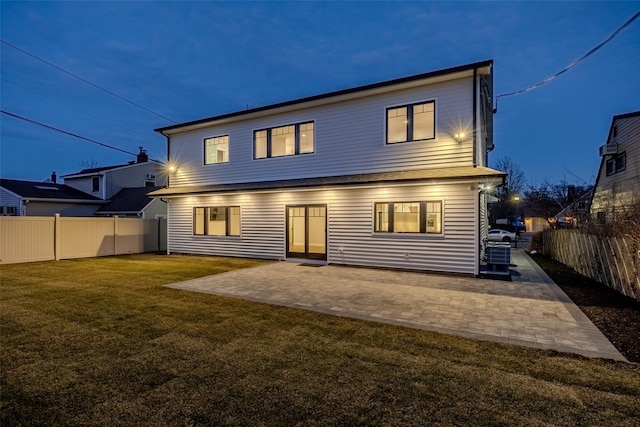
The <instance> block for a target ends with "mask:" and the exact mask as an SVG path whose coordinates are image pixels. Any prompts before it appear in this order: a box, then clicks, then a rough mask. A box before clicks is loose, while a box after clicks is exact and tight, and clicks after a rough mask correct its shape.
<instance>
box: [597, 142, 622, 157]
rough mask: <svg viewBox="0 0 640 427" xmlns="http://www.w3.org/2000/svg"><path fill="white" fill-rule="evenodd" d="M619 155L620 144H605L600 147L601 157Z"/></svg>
mask: <svg viewBox="0 0 640 427" xmlns="http://www.w3.org/2000/svg"><path fill="white" fill-rule="evenodd" d="M612 154H618V144H605V145H603V146H601V147H600V156H608V155H612Z"/></svg>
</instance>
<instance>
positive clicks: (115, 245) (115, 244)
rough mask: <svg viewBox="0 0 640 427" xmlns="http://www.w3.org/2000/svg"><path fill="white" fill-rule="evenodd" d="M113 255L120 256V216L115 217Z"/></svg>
mask: <svg viewBox="0 0 640 427" xmlns="http://www.w3.org/2000/svg"><path fill="white" fill-rule="evenodd" d="M113 254H114V255H118V215H114V216H113Z"/></svg>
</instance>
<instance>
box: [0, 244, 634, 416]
mask: <svg viewBox="0 0 640 427" xmlns="http://www.w3.org/2000/svg"><path fill="white" fill-rule="evenodd" d="M260 263H261V262H260V261H253V260H238V259H226V258H213V257H195V256H193V257H191V256H161V255H133V256H124V257H109V258H97V259H82V260H72V261H58V262H45V263H32V264H20V265H8V266H1V267H0V280H1V284H0V302H1V305H0V321H1V323H0V328H1V329H0V346H1V347H0V348H1V350H0V362H1V370H0V372H1V373H0V379H1V381H0V387H1V388H0V397H1V410H0V414H1V419H0V425H2V426H15V425H96V426H104V425H109V426H117V425H136V426H137V425H148V426H163V425H167V426H198V425H219V424H224V425H295V424H298V425H305V426H306V425H371V424H376V425H380V424H384V425H425V424H438V423H439V424H463V425H513V424H526V425H549V424H554V425H572V426H573V425H616V426H624V425H636V426H637V425H638V419H640V365H636V364H628V363H621V362H612V361H606V360H595V359H586V358H582V357H579V356H574V355H568V354H561V353H557V352H552V351H541V350H536V349H530V348H522V347H516V346H509V345H503V344H497V343H491V342H481V341H474V340H470V339H464V338H459V337H453V336H448V335H443V334H438V333H432V332H426V331H421V330H414V329H408V328H402V327H396V326H391V325H385V324H376V323H369V322H364V321H359V320H352V319H345V318H340V317H334V316H327V315H323V314H319V313H313V312H307V311H302V310H296V309H291V308H283V307H275V306H268V305H264V304H258V303H253V302H248V301H240V300H235V299H230V298H223V297H218V296H212V295H206V294H196V293H190V292H185V291H179V290H174V289H168V288H164V287H162V285H163V284H166V283H171V282H174V281H179V280H186V279H189V278H194V277H200V276H204V275H209V274H215V273H221V272H224V271H229V270H233V269H237V268H244V267H252V266H256V265H259V264H260Z"/></svg>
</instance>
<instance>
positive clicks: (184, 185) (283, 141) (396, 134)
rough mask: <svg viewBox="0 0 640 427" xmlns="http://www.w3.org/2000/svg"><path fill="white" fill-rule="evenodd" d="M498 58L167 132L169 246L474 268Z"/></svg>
mask: <svg viewBox="0 0 640 427" xmlns="http://www.w3.org/2000/svg"><path fill="white" fill-rule="evenodd" d="M492 68H493V62H492V61H484V62H478V63H474V64H469V65H464V66H459V67H455V68H450V69H446V70H440V71H435V72H430V73H425V74H420V75H416V76H411V77H406V78H401V79H397V80H391V81H385V82H382V83H377V84H371V85H367V86H361V87H357V88H353V89H347V90H341V91H337V92H332V93H327V94H322V95H317V96H312V97H309V98H303V99H298V100H294V101H289V102H283V103H279V104H275V105H269V106H266V107H260V108H254V109H248V110H244V111H239V112H235V113H230V114H224V115H221V116H216V117H210V118H206V119H202V120H197V121H193V122H188V123H183V124H177V125H172V126H168V127H164V128H160V129H156V131H158V132H160V133H162V134H163V135H165V136H166V137H167V144H168V153H169V156H170V162H173V166H174V168H175V171H174V172H173V173H172V174H171V175H170V179H169V186H168V187H167V188H165V189H162V190H157V191H155V192H153V193H152V195H154V196H156V197H162V198H163V199H164V200H167V201H168V216H169V219H168V224H169V225H168V227H169V232H168V234H169V236H168V240H169V243H168V245H169V247H168V251H169V252H184V253H198V254H211V255H223V256H239V257H256V258H267V259H287V260H292V259H296V260H303V261H306V260H309V259H311V260H319V261H320V262H323V263H324V262H326V263H331V264H351V265H363V266H379V267H391V268H402V269H415V270H433V271H443V272H454V273H463V274H472V275H477V274H479V272H480V263H481V258H482V251H483V248H482V244H481V242H482V238H483V237H484V236H486V233H487V230H488V221H487V209H486V194H485V190H486V189H488V188H489V187H495V186H499V185H502V184H503V183H504V179H505V176H506V174H505V173H503V172H499V171H496V170H493V169H490V168H488V167H487V165H488V161H487V160H488V152H489V151H491V150H492V149H493V140H492V138H493V131H492V123H493V115H492V108H491V107H492V106H491V100H492V96H493V93H492V92H493V75H492Z"/></svg>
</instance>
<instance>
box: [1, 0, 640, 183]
mask: <svg viewBox="0 0 640 427" xmlns="http://www.w3.org/2000/svg"><path fill="white" fill-rule="evenodd" d="M0 8H1V10H0V12H1V20H2V21H1V24H2V26H1V35H2V40H4V41H6V42H9V43H11V44H13V45H15V46H17V47H19V48H21V49H24V50H26V51H28V52H30V53H31V54H33V55H36V56H38V57H40V58H42V59H45V60H46V61H49V62H51V63H53V64H55V65H57V66H58V67H60V68H63V69H65V70H67V71H69V72H71V73H73V74H76V75H78V76H80V77H82V78H84V79H86V80H89V81H91V82H93V83H95V84H96V85H99V86H101V87H103V88H105V89H107V90H109V91H112V92H114V93H116V94H118V95H120V96H122V97H124V98H127V99H129V100H131V101H133V102H135V103H137V104H139V105H142V106H144V107H145V108H147V109H150V110H152V111H154V112H156V113H158V114H159V115H161V116H165V117H167V118H168V119H170V120H171V121H170V120H168V119H165V118H162V117H160V116H158V115H155V114H152V113H149V112H147V111H144V110H142V109H139V108H137V107H135V106H133V105H131V104H129V103H126V102H124V101H122V100H119V99H117V98H115V97H113V96H110V95H108V94H106V93H105V92H103V91H100V90H99V89H97V88H95V87H92V86H90V85H88V84H86V83H83V82H81V81H79V80H77V79H74V78H72V77H71V76H69V75H67V74H65V73H63V72H61V71H59V70H56V69H55V68H52V67H50V66H48V65H46V64H44V63H42V62H39V61H37V60H36V59H34V58H32V57H29V56H27V55H25V54H24V53H21V52H19V51H17V50H15V49H14V48H12V47H9V46H7V45H6V44H2V45H0V47H1V49H2V50H1V60H2V63H1V76H2V80H1V92H0V96H1V104H2V109H3V110H6V111H10V112H12V113H14V114H18V115H21V116H25V117H28V118H30V119H33V120H36V121H40V122H43V123H46V124H48V125H52V126H55V127H58V128H61V129H64V130H67V131H70V132H74V133H77V134H79V135H82V136H85V137H87V138H91V139H95V140H98V141H100V142H103V143H106V144H110V145H114V146H117V147H119V148H122V149H124V150H126V151H130V152H137V151H138V147H139V146H144V147H145V148H146V149H147V150H148V152H149V155H150V156H151V157H152V158H154V159H165V157H166V143H165V139H164V137H163V136H161V135H158V134H156V133H155V132H153V129H155V128H157V127H162V126H166V125H170V124H172V121H173V122H177V123H180V122H185V121H190V120H196V119H200V118H205V117H210V116H214V115H218V114H224V113H230V112H234V111H238V110H243V109H245V108H246V107H247V106H249V107H250V108H253V107H259V106H263V105H268V104H273V103H277V102H281V101H288V100H292V99H297V98H301V97H306V96H311V95H316V94H321V93H326V92H330V91H334V90H339V89H346V88H350V87H355V86H360V85H364V84H369V83H376V82H380V81H384V80H389V79H395V78H399V77H404V76H409V75H414V74H419V73H423V72H428V71H434V70H439V69H442V68H447V67H453V66H457V65H462V64H467V63H471V62H476V61H482V60H485V59H493V60H494V61H495V62H494V83H495V94H496V95H498V94H501V93H505V92H510V91H513V90H518V89H522V88H524V87H526V86H528V85H530V84H533V83H536V82H538V81H540V80H543V79H545V78H546V77H548V76H549V75H551V74H553V73H555V72H557V71H559V70H560V69H562V68H564V67H565V66H567V65H568V64H570V63H571V62H572V61H574V60H575V59H577V58H578V57H580V56H582V55H583V54H584V53H586V52H587V51H588V50H589V49H591V48H592V47H593V46H595V45H596V44H598V43H600V42H601V41H602V40H604V39H605V38H606V37H607V36H609V35H610V34H611V33H612V32H613V31H614V30H615V29H616V28H618V27H619V26H620V25H621V24H622V23H623V22H625V21H626V20H627V19H629V18H630V17H631V16H632V15H633V14H634V13H636V12H637V11H638V10H640V2H509V3H507V2H375V3H373V2H295V3H290V2H233V3H228V2H10V1H2V3H0ZM637 110H640V19H639V20H636V22H634V24H633V25H632V26H630V27H629V28H627V29H626V30H625V31H624V32H622V33H621V34H620V35H619V36H618V37H617V38H615V39H614V40H613V41H612V42H610V43H609V44H608V45H606V46H605V47H604V48H603V49H601V50H600V51H598V52H597V53H595V54H594V55H592V56H591V57H589V58H588V59H586V60H585V61H584V62H583V63H581V64H580V65H579V66H578V67H576V68H574V69H573V70H571V71H569V72H568V73H566V74H564V75H563V76H561V77H559V78H557V79H555V80H553V81H552V82H551V83H549V84H547V85H545V86H543V87H541V88H539V89H537V90H535V91H532V92H529V93H526V94H524V95H519V96H514V97H506V98H502V99H501V100H500V104H499V110H498V113H497V114H496V115H495V117H494V124H495V143H496V149H495V150H494V151H493V152H492V153H491V154H490V161H491V163H493V162H495V161H496V160H498V159H499V158H502V157H504V156H508V157H510V158H511V159H512V160H513V161H514V162H515V163H517V164H518V165H519V166H520V168H521V169H522V170H523V172H524V173H525V176H526V178H527V181H528V182H529V183H531V184H538V183H540V182H541V181H543V180H545V179H547V180H549V181H551V182H558V181H561V180H566V181H568V182H569V183H575V184H583V183H585V182H586V183H593V181H594V180H595V176H596V174H597V169H598V166H599V162H600V158H599V157H598V147H599V146H600V145H602V144H604V142H605V139H606V136H607V132H608V130H609V126H610V124H611V118H612V116H613V115H616V114H622V113H627V112H631V111H637ZM0 120H1V123H0V124H1V134H0V137H1V149H0V176H2V177H3V178H14V179H29V180H36V181H40V180H44V179H46V178H47V177H48V176H49V175H50V173H51V171H53V170H55V171H56V172H57V173H58V175H64V174H66V173H71V172H75V171H77V170H79V169H81V168H82V167H84V165H86V164H89V163H94V164H99V165H101V166H106V165H111V164H119V163H125V162H127V161H129V160H133V157H132V156H130V155H127V154H123V153H120V152H117V151H113V150H108V149H105V148H103V147H100V146H97V145H94V144H91V143H89V142H86V141H82V140H79V139H75V138H71V137H68V136H64V135H62V134H59V133H55V132H52V131H50V130H46V129H43V128H39V127H37V126H34V125H32V124H28V123H24V122H21V121H19V120H16V119H14V118H12V117H8V116H6V115H2V117H1V118H0Z"/></svg>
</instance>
